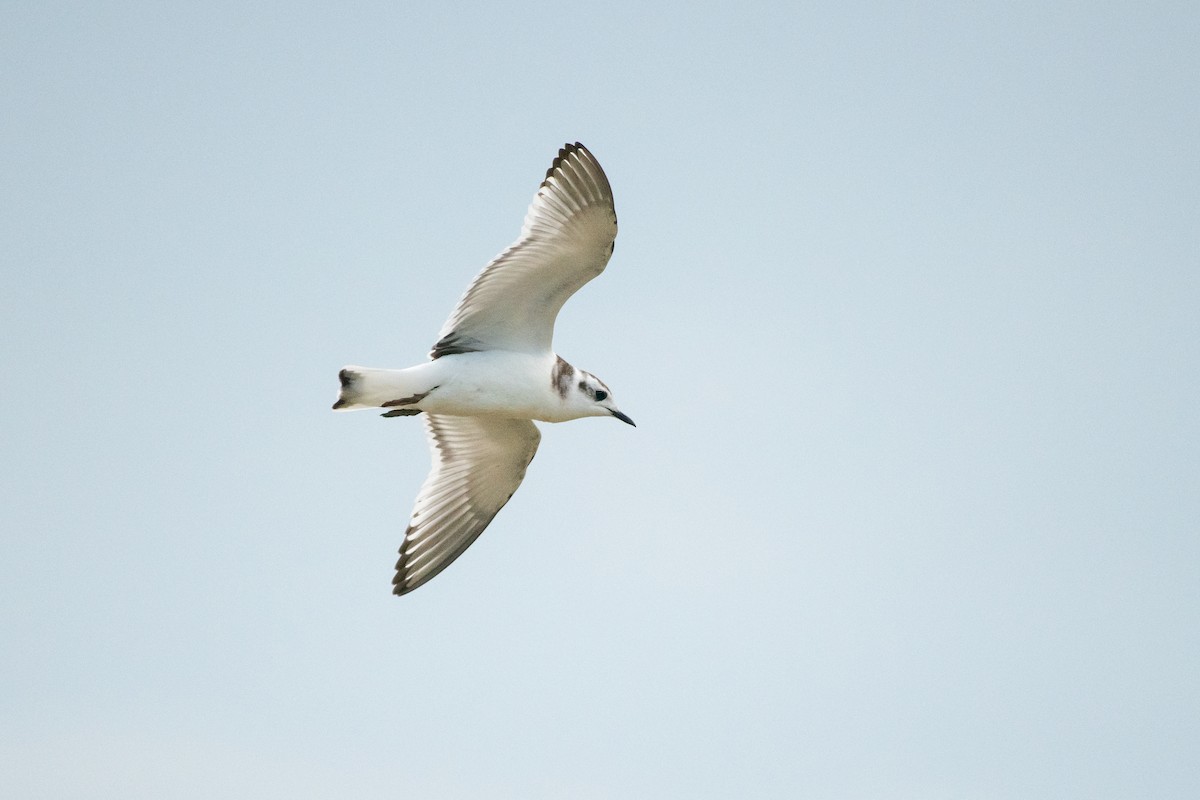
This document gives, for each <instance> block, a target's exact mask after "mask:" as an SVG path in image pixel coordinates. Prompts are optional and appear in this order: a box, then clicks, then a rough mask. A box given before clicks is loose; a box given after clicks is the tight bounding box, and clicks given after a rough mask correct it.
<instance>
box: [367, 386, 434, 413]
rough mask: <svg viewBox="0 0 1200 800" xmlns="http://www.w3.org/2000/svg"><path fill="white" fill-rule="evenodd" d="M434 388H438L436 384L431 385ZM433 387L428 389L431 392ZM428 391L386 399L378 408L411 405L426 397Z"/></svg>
mask: <svg viewBox="0 0 1200 800" xmlns="http://www.w3.org/2000/svg"><path fill="white" fill-rule="evenodd" d="M436 388H438V387H436V386H435V387H433V389H436ZM433 389H430V390H429V392H432V391H433ZM429 392H417V393H416V394H414V395H413V396H412V397H401V398H400V399H398V400H388V401H387V402H386V403H384V404H383V405H381V406H380V408H391V407H392V406H411V405H413V404H414V403H419V402H421V401H422V400H424V399H425V398H426V397H429ZM417 413H420V412H417Z"/></svg>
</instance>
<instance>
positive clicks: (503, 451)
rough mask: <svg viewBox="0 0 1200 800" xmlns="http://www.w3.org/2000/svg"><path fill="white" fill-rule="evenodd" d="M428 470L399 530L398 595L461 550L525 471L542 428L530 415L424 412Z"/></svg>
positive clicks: (396, 586)
mask: <svg viewBox="0 0 1200 800" xmlns="http://www.w3.org/2000/svg"><path fill="white" fill-rule="evenodd" d="M425 428H426V430H427V431H428V433H429V446H430V449H431V450H432V451H433V470H432V471H431V472H430V473H429V477H428V478H426V479H425V483H424V484H423V485H422V486H421V492H420V494H418V495H417V502H416V506H415V507H414V508H413V513H412V520H411V521H410V522H409V525H408V530H406V531H405V532H404V544H402V545H401V547H400V560H399V561H397V562H396V577H395V578H394V579H393V580H392V583H393V584H394V586H395V588H394V590H393V591H394V592H395V593H396V594H407V593H408V592H411V591H412V590H413V589H416V588H417V587H418V586H420V585H421V584H423V583H425V582H426V581H428V580H429V579H430V578H432V577H433V576H434V575H437V574H438V573H439V572H441V571H442V570H444V569H445V568H446V567H448V566H449V565H450V562H452V561H454V559H456V558H458V557H459V556H460V555H462V553H463V551H464V550H466V549H467V548H468V547H470V546H471V543H472V542H474V541H475V540H476V539H477V538H479V534H481V533H483V530H484V528H486V527H487V526H488V523H490V522H491V521H492V518H493V517H495V516H496V514H497V512H499V511H500V509H501V508H503V507H504V504H505V503H507V502H508V499H509V498H510V497H512V495H513V492H515V491H516V490H517V487H518V486H520V485H521V480H522V479H523V478H524V477H525V468H526V467H528V466H529V462H530V461H532V460H533V456H534V453H536V452H537V448H538V442H540V441H541V438H542V437H541V434H540V433H538V429H537V427H536V426H535V425H534V424H533V423H532V422H530V421H529V420H527V419H499V418H491V417H451V416H445V415H440V414H426V415H425Z"/></svg>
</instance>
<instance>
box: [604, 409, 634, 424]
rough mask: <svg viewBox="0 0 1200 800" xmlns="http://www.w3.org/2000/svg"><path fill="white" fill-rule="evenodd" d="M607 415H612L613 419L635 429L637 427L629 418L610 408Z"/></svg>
mask: <svg viewBox="0 0 1200 800" xmlns="http://www.w3.org/2000/svg"><path fill="white" fill-rule="evenodd" d="M608 413H610V414H612V415H613V416H614V417H616V418H617V419H619V420H621V422H624V423H625V424H626V425H632V426H633V427H635V428H636V427H637V423H635V422H634V421H633V420H631V419H630V418H629V417H627V416H625V415H624V414H622V413H621V412H620V411H617V410H616V409H615V408H610V409H609V410H608Z"/></svg>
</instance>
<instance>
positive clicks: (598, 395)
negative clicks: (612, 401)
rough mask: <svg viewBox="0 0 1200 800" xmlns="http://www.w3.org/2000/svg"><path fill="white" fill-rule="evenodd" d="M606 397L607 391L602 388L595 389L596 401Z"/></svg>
mask: <svg viewBox="0 0 1200 800" xmlns="http://www.w3.org/2000/svg"><path fill="white" fill-rule="evenodd" d="M607 399H608V392H606V391H604V390H603V389H597V390H596V400H597V401H600V400H607Z"/></svg>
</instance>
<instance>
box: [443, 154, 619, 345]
mask: <svg viewBox="0 0 1200 800" xmlns="http://www.w3.org/2000/svg"><path fill="white" fill-rule="evenodd" d="M616 236H617V212H616V210H615V209H614V207H613V197H612V187H610V186H609V185H608V178H607V177H605V175H604V170H602V169H601V168H600V164H599V162H597V161H596V159H595V157H594V156H593V155H592V154H591V153H589V152H588V150H587V148H586V147H584V146H583V145H581V144H579V143H578V142H576V143H575V144H568V145H565V146H563V148H562V149H561V150H559V151H558V157H557V158H555V159H554V163H553V164H552V165H551V166H550V169H549V171H547V173H546V180H544V181H542V185H541V187H539V188H538V191H537V194H536V195H535V196H534V198H533V203H532V204H531V205H530V206H529V211H528V212H527V213H526V214H525V226H524V227H523V228H522V229H521V237H520V238H519V239H517V241H516V242H514V243H513V244H512V246H511V247H509V248H508V249H507V250H505V251H504V252H503V253H501V254H500V255H498V256H496V258H494V259H493V260H492V263H490V264H488V265H487V266H486V267H484V269H483V272H481V273H479V275H477V276H476V277H475V280H473V281H472V282H471V285H470V286H468V287H467V291H466V293H465V294H463V296H462V299H461V300H459V301H458V306H457V307H456V308H455V309H454V312H453V313H452V314H451V315H450V319H448V320H446V324H445V325H443V326H442V331H441V333H440V334H438V342H437V344H435V345H434V346H433V350H432V351H430V353H429V355H430V357H431V358H439V357H440V356H445V355H452V354H454V353H467V352H472V351H474V350H517V351H520V352H528V353H543V352H549V351H550V342H551V340H552V339H553V337H554V319H555V317H557V316H558V311H559V309H560V308H562V306H563V303H565V302H567V298H568V297H570V296H571V295H573V294H574V293H575V292H576V291H577V290H578V289H579V287H581V286H583V285H584V284H585V283H587V282H588V281H590V280H591V279H592V278H594V277H596V276H597V275H599V274H600V273H601V272H603V271H604V265H605V264H607V263H608V259H609V256H611V255H612V251H613V240H614V239H615V238H616Z"/></svg>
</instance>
